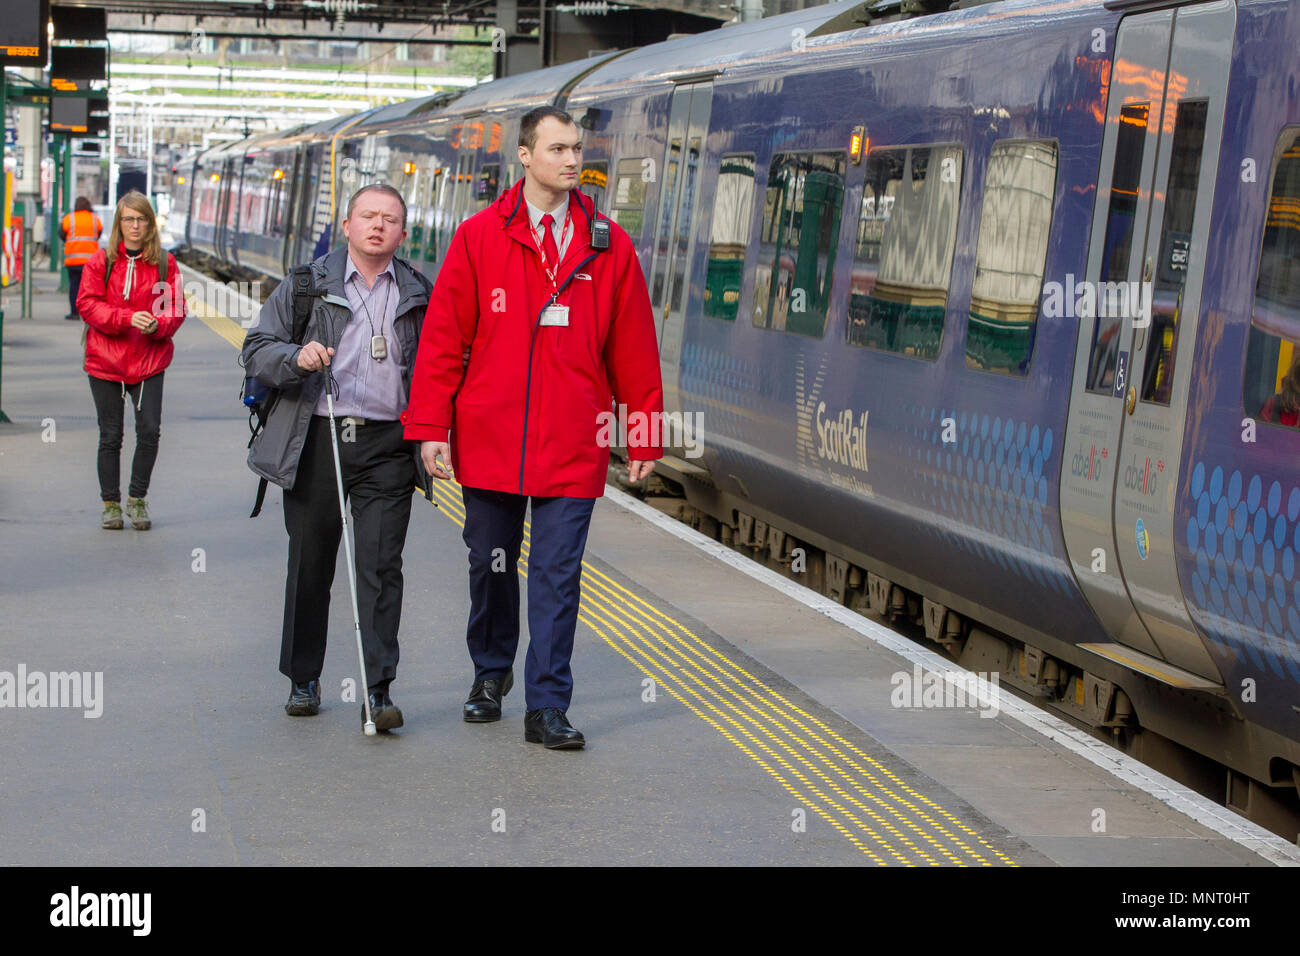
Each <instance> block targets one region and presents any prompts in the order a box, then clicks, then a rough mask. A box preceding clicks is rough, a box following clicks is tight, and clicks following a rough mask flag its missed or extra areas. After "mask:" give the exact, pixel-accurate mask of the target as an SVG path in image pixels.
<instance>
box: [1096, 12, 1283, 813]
mask: <svg viewBox="0 0 1300 956" xmlns="http://www.w3.org/2000/svg"><path fill="white" fill-rule="evenodd" d="M1227 6H1228V7H1229V9H1227V10H1224V11H1218V10H1217V9H1216V8H1215V7H1209V6H1207V9H1206V10H1205V11H1204V12H1202V11H1200V10H1198V11H1197V13H1198V15H1199V17H1200V18H1201V19H1202V20H1204V21H1205V22H1206V23H1207V25H1208V23H1209V20H1208V17H1209V16H1211V15H1217V16H1218V17H1219V18H1220V20H1221V21H1222V25H1221V26H1219V27H1218V29H1219V30H1220V32H1219V33H1218V34H1214V35H1213V36H1214V38H1215V40H1216V42H1215V43H1214V44H1213V47H1212V48H1213V49H1215V51H1216V60H1217V58H1218V57H1219V56H1223V57H1225V58H1226V62H1222V63H1216V65H1215V72H1216V75H1217V74H1223V78H1222V79H1220V80H1219V82H1220V83H1222V84H1223V85H1222V89H1223V90H1225V91H1226V92H1222V93H1218V94H1217V95H1218V98H1217V101H1216V98H1215V96H1214V95H1211V96H1210V98H1209V104H1208V108H1199V107H1198V108H1197V109H1205V112H1206V119H1205V124H1206V127H1207V132H1206V134H1205V139H1206V141H1207V142H1213V143H1216V144H1220V145H1219V146H1218V149H1217V156H1216V155H1214V154H1215V153H1216V150H1215V149H1212V148H1207V150H1206V152H1205V154H1204V155H1203V156H1202V158H1201V166H1202V169H1201V171H1200V181H1201V183H1203V184H1204V185H1203V190H1202V191H1203V193H1204V194H1205V195H1203V196H1202V195H1199V194H1198V195H1197V196H1196V199H1195V202H1196V205H1195V220H1197V221H1194V222H1193V224H1192V226H1191V228H1190V229H1185V230H1184V231H1186V232H1190V233H1191V238H1190V248H1189V249H1186V250H1184V246H1185V245H1187V242H1186V241H1185V240H1184V239H1183V237H1182V236H1181V235H1180V234H1179V227H1180V225H1181V224H1180V223H1179V222H1178V220H1177V218H1176V214H1175V215H1174V216H1173V217H1171V214H1170V213H1169V212H1168V211H1165V212H1164V213H1163V217H1164V220H1165V224H1164V234H1163V236H1162V240H1161V242H1160V244H1159V245H1151V246H1150V248H1149V249H1148V253H1147V254H1148V256H1151V255H1153V254H1154V256H1155V266H1154V268H1155V272H1156V289H1157V302H1159V292H1160V289H1161V286H1162V285H1165V284H1167V282H1166V280H1165V279H1164V278H1163V276H1164V275H1174V276H1176V277H1177V278H1176V281H1175V285H1176V286H1177V287H1178V289H1179V292H1180V293H1181V295H1180V301H1178V302H1177V308H1176V309H1175V311H1173V312H1172V321H1171V320H1170V319H1169V318H1166V320H1165V323H1164V325H1163V326H1162V325H1161V323H1160V321H1159V319H1157V321H1156V322H1154V323H1153V325H1152V328H1151V332H1150V334H1148V335H1146V336H1145V340H1143V338H1142V337H1141V333H1138V335H1139V338H1138V340H1137V341H1136V343H1134V345H1132V346H1131V347H1132V348H1133V349H1134V351H1133V354H1134V356H1135V358H1134V368H1137V369H1144V370H1147V371H1148V376H1147V378H1146V379H1144V380H1137V379H1134V380H1133V382H1132V385H1133V386H1134V387H1136V388H1137V390H1138V401H1137V411H1136V412H1135V413H1134V414H1133V415H1132V416H1131V417H1129V419H1128V421H1126V422H1125V434H1124V437H1123V439H1122V441H1127V440H1128V428H1129V426H1130V425H1131V424H1135V423H1137V424H1139V425H1140V423H1141V422H1142V413H1143V412H1150V411H1151V410H1153V409H1156V410H1161V411H1163V409H1164V408H1165V407H1166V406H1164V405H1162V404H1160V402H1161V401H1162V399H1168V398H1169V395H1168V393H1167V392H1166V391H1162V390H1161V386H1163V385H1164V381H1165V378H1164V375H1165V373H1164V370H1165V368H1166V367H1167V366H1172V372H1170V373H1168V374H1169V375H1171V376H1172V379H1173V383H1172V399H1171V407H1174V408H1177V407H1179V406H1180V405H1182V406H1184V407H1185V408H1186V417H1185V422H1184V423H1183V427H1182V431H1181V432H1180V433H1177V435H1178V438H1179V439H1180V440H1181V443H1182V454H1181V455H1179V456H1177V461H1178V473H1177V475H1176V476H1169V477H1165V476H1161V477H1163V478H1165V481H1166V482H1167V483H1168V484H1166V486H1165V487H1160V486H1159V485H1157V487H1156V488H1154V489H1147V493H1146V496H1145V497H1146V499H1147V500H1150V499H1152V498H1155V499H1156V500H1158V501H1160V502H1161V503H1162V504H1163V503H1164V501H1165V500H1166V496H1168V495H1170V494H1173V495H1174V496H1175V500H1176V506H1175V508H1174V513H1173V516H1172V521H1171V522H1170V523H1169V524H1168V526H1166V525H1164V524H1162V525H1161V540H1160V542H1159V543H1160V545H1161V546H1162V547H1163V549H1165V550H1166V551H1172V553H1173V558H1172V560H1173V562H1174V563H1175V565H1176V569H1177V574H1178V578H1179V580H1180V581H1181V583H1182V592H1181V593H1182V597H1183V601H1184V602H1185V603H1184V604H1183V606H1182V607H1181V608H1179V610H1181V612H1182V616H1181V617H1180V618H1179V619H1178V620H1177V622H1176V625H1177V627H1176V629H1175V632H1174V635H1173V636H1172V637H1171V636H1170V635H1169V634H1168V632H1167V630H1162V629H1155V628H1153V629H1152V630H1151V631H1150V636H1151V637H1152V639H1153V641H1155V642H1157V643H1158V647H1159V649H1160V650H1161V651H1166V652H1167V656H1169V657H1172V656H1173V654H1172V653H1168V648H1169V647H1170V645H1172V646H1174V647H1177V646H1178V645H1179V642H1180V641H1181V640H1183V639H1184V635H1185V634H1187V633H1188V632H1194V633H1195V634H1196V635H1197V636H1200V637H1201V638H1202V644H1201V646H1200V648H1198V649H1197V653H1196V656H1195V658H1194V659H1191V660H1189V659H1186V658H1184V659H1183V661H1182V662H1181V666H1183V667H1185V668H1187V669H1188V670H1192V671H1193V672H1195V673H1197V674H1199V675H1201V676H1203V677H1205V678H1206V679H1207V680H1211V681H1213V682H1215V683H1216V684H1218V685H1221V686H1222V687H1223V693H1224V694H1225V695H1226V696H1227V698H1228V699H1229V700H1230V701H1231V702H1232V705H1233V711H1234V713H1233V719H1220V720H1218V721H1216V723H1215V724H1213V725H1210V726H1207V727H1206V728H1205V732H1206V733H1207V735H1216V736H1220V735H1221V736H1222V737H1225V738H1227V739H1229V740H1231V741H1232V745H1233V746H1234V747H1238V748H1240V749H1243V750H1244V749H1246V748H1250V751H1251V756H1252V757H1253V758H1254V760H1255V761H1257V762H1258V768H1256V767H1255V766H1252V768H1251V769H1250V770H1249V771H1247V772H1248V773H1249V776H1250V777H1253V778H1254V780H1260V781H1264V782H1266V783H1269V784H1271V785H1272V786H1274V787H1288V786H1290V787H1300V770H1297V767H1298V766H1300V755H1298V754H1297V749H1296V744H1295V740H1296V737H1297V736H1298V734H1297V727H1298V725H1300V687H1298V686H1297V683H1298V682H1300V576H1298V575H1297V573H1296V554H1297V552H1300V488H1298V487H1297V477H1296V462H1297V460H1300V432H1298V431H1297V428H1296V423H1297V418H1296V415H1295V414H1294V409H1295V407H1296V406H1295V394H1296V388H1297V385H1298V384H1300V383H1298V382H1297V370H1296V364H1295V360H1296V357H1297V355H1300V351H1298V350H1297V343H1300V96H1298V95H1297V88H1298V87H1300V57H1298V56H1297V53H1296V51H1297V49H1300V7H1298V6H1297V5H1296V4H1294V3H1285V2H1277V0H1273V2H1251V3H1240V4H1238V5H1237V6H1236V8H1235V11H1234V10H1233V9H1232V8H1231V5H1227ZM1212 11H1213V12H1212ZM1187 13H1188V11H1181V10H1180V11H1179V18H1178V19H1176V20H1175V22H1174V24H1173V36H1174V49H1175V52H1176V53H1177V52H1178V49H1179V48H1178V43H1179V39H1180V36H1181V31H1183V30H1184V29H1185V28H1187V27H1189V26H1190V24H1189V23H1188V22H1187V21H1188V20H1190V19H1191V18H1190V17H1187V18H1186V19H1184V18H1185V17H1186V14H1187ZM1234 13H1235V18H1236V23H1235V37H1236V42H1235V44H1233V45H1232V46H1231V47H1230V48H1228V49H1227V50H1222V49H1221V47H1222V43H1223V41H1222V39H1221V38H1223V37H1232V36H1233V35H1234V25H1233V22H1232V18H1233V15H1234ZM1190 39H1194V36H1193V37H1191V38H1190ZM1202 57H1203V54H1202ZM1180 66H1181V65H1180ZM1182 69H1184V70H1186V71H1188V72H1189V75H1191V76H1192V77H1193V80H1192V82H1196V79H1195V77H1196V73H1193V72H1192V70H1193V69H1195V70H1196V72H1197V73H1199V72H1200V71H1202V70H1203V69H1204V66H1203V65H1202V60H1201V58H1198V59H1197V60H1196V61H1193V62H1191V63H1188V65H1187V66H1182ZM1195 95H1196V91H1195V89H1189V90H1188V92H1187V93H1186V94H1185V97H1186V99H1187V100H1188V101H1189V102H1188V103H1186V104H1183V103H1180V104H1179V106H1178V112H1177V113H1176V114H1175V116H1176V121H1177V122H1180V123H1181V122H1183V121H1184V120H1185V118H1186V119H1187V120H1191V121H1198V120H1197V117H1195V116H1190V117H1187V116H1186V113H1187V112H1188V111H1189V110H1191V109H1192V108H1193V106H1194V104H1195V100H1194V99H1193V97H1194V96H1195ZM1166 109H1168V107H1166ZM1166 116H1168V113H1166ZM1177 129H1178V127H1176V130H1175V138H1174V149H1175V156H1174V159H1175V162H1176V161H1177V158H1178V156H1177V149H1178V137H1177ZM1220 131H1221V132H1220ZM1162 175H1163V169H1161V170H1158V172H1157V176H1158V177H1159V176H1162ZM1184 178H1186V177H1184ZM1160 181H1161V179H1160V178H1157V184H1159V182H1160ZM1179 185H1180V184H1179V182H1178V176H1177V167H1175V173H1173V174H1171V182H1170V186H1169V190H1170V192H1171V194H1173V195H1174V196H1177V193H1176V192H1175V190H1176V189H1177V188H1178V187H1179ZM1184 188H1185V187H1184ZM1211 190H1212V192H1213V195H1212V202H1213V205H1212V208H1211V207H1210V206H1209V203H1210V202H1211V195H1210V193H1211ZM1188 202H1189V200H1186V199H1184V201H1183V204H1184V205H1187V204H1188ZM1152 207H1153V208H1152V213H1151V217H1150V221H1151V222H1152V223H1157V222H1159V221H1160V220H1159V219H1158V218H1157V217H1158V216H1159V215H1160V214H1161V210H1160V208H1159V205H1158V199H1157V201H1156V202H1153V204H1152ZM1167 209H1168V206H1166V210H1167ZM1171 218H1173V219H1174V222H1173V223H1172V225H1171V224H1170V219H1171ZM1201 219H1208V220H1209V222H1208V228H1203V227H1202V224H1201V222H1200V221H1199V220H1201ZM1151 228H1152V229H1153V231H1154V227H1151ZM1184 257H1185V258H1186V261H1187V268H1186V272H1185V275H1186V277H1187V279H1186V283H1185V284H1183V283H1182V281H1181V280H1182V276H1183V275H1184V273H1182V272H1181V271H1180V270H1179V269H1178V266H1179V265H1180V264H1181V260H1182V259H1183V258H1184ZM1143 267H1145V263H1144V264H1143ZM1198 276H1203V280H1202V284H1201V287H1200V288H1199V289H1198V288H1196V287H1195V286H1196V283H1195V280H1196V278H1197V277H1198ZM1156 311H1157V314H1159V313H1160V308H1159V305H1158V306H1157V309H1156ZM1170 314H1171V313H1169V312H1168V311H1166V316H1169V315H1170ZM1192 318H1195V319H1196V322H1197V324H1196V325H1195V326H1193V327H1192V328H1186V327H1183V326H1185V325H1186V324H1187V322H1188V320H1189V319H1192ZM1170 326H1172V336H1169V335H1167V334H1160V333H1161V330H1162V328H1163V329H1168V328H1169V327H1170ZM1193 333H1194V334H1193ZM1166 339H1171V341H1166ZM1152 353H1155V358H1154V360H1153V358H1152ZM1180 363H1185V365H1183V367H1185V368H1186V369H1187V372H1183V371H1182V369H1181V368H1180ZM1153 367H1154V368H1155V369H1156V374H1155V381H1156V385H1157V389H1156V392H1155V394H1154V395H1152V388H1151V386H1150V384H1149V383H1150V381H1151V376H1150V374H1149V371H1150V369H1151V368H1153ZM1188 392H1190V395H1187V394H1186V393H1188ZM1275 396H1277V397H1278V400H1275ZM1288 407H1289V408H1290V409H1291V411H1290V412H1288V411H1287V408H1288ZM1159 451H1160V453H1161V454H1163V453H1164V449H1163V448H1162V449H1159ZM1147 457H1149V455H1148V454H1147V452H1146V450H1145V449H1143V450H1142V451H1141V453H1140V454H1139V453H1138V452H1137V451H1136V450H1135V451H1133V452H1132V453H1129V454H1127V455H1124V456H1123V457H1122V458H1121V464H1122V466H1123V468H1124V472H1123V473H1122V474H1121V480H1120V482H1119V485H1118V487H1119V489H1120V490H1121V493H1120V495H1119V496H1117V497H1121V498H1123V499H1124V500H1125V506H1126V510H1125V511H1124V512H1121V511H1120V507H1119V505H1118V504H1117V507H1116V518H1115V525H1116V537H1117V539H1119V538H1120V536H1121V534H1123V535H1124V536H1126V537H1128V538H1130V539H1131V537H1132V535H1133V530H1132V529H1133V524H1134V522H1135V521H1136V517H1135V516H1137V517H1140V513H1139V512H1138V511H1137V503H1138V502H1141V501H1142V498H1143V496H1142V491H1143V488H1142V486H1141V484H1140V483H1139V482H1138V481H1137V480H1136V475H1135V474H1133V473H1130V472H1129V469H1130V468H1133V469H1136V468H1139V467H1141V466H1143V464H1144V459H1145V458H1147ZM1175 482H1176V485H1175V487H1174V488H1170V487H1169V484H1174V483H1175ZM1134 486H1136V487H1134ZM1130 501H1133V502H1135V503H1134V504H1129V503H1128V502H1130ZM1165 535H1167V538H1166V537H1164V536H1165ZM1153 556H1154V555H1152V554H1148V557H1147V562H1149V561H1150V560H1151V558H1152V557H1153ZM1128 561H1129V564H1133V565H1137V566H1139V567H1141V566H1142V565H1143V564H1145V563H1146V562H1143V561H1142V559H1141V558H1140V556H1137V555H1135V554H1134V549H1133V548H1129V557H1128ZM1127 574H1128V571H1127V567H1126V576H1127ZM1139 580H1142V579H1139ZM1140 593H1141V592H1139V594H1140ZM1135 603H1136V602H1135ZM1138 610H1139V611H1140V612H1142V613H1143V617H1144V619H1145V617H1146V608H1144V607H1142V606H1140V605H1139V608H1138ZM1188 619H1190V624H1188V623H1187V621H1188ZM1148 653H1149V651H1148ZM1238 718H1239V719H1238ZM1243 721H1244V722H1245V725H1246V727H1248V728H1249V729H1250V730H1251V731H1253V732H1251V733H1247V732H1246V731H1245V730H1243ZM1229 790H1230V792H1229V794H1228V797H1229V801H1230V803H1231V804H1232V805H1235V806H1238V807H1252V809H1255V812H1256V813H1263V812H1267V805H1268V804H1269V802H1270V801H1272V800H1273V796H1272V795H1270V794H1269V793H1268V792H1267V791H1266V790H1264V789H1263V788H1261V787H1259V786H1257V785H1256V784H1255V783H1254V782H1253V781H1251V780H1245V779H1241V778H1238V777H1236V776H1234V777H1232V778H1231V779H1230V781H1229ZM1256 804H1263V805H1264V806H1263V807H1258V808H1257V807H1255V805H1256Z"/></svg>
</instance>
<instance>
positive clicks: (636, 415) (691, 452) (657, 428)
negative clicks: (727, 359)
mask: <svg viewBox="0 0 1300 956" xmlns="http://www.w3.org/2000/svg"><path fill="white" fill-rule="evenodd" d="M596 424H597V425H598V426H599V427H598V429H597V431H596V444H597V445H599V446H600V447H601V448H627V447H629V445H628V443H629V442H631V445H632V447H638V448H639V447H644V446H646V445H658V446H659V447H661V448H681V449H683V450H684V451H683V454H685V456H686V457H687V458H699V457H700V456H701V455H703V454H704V413H703V412H629V411H628V410H627V406H626V405H622V404H620V405H619V406H618V411H617V413H615V412H612V411H609V412H600V413H598V414H597V415H596Z"/></svg>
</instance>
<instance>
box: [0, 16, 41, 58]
mask: <svg viewBox="0 0 1300 956" xmlns="http://www.w3.org/2000/svg"><path fill="white" fill-rule="evenodd" d="M49 19H50V2H49V0H5V3H4V16H0V61H4V62H7V63H11V64H20V63H21V64H25V65H29V66H37V65H39V66H44V65H45V54H46V52H47V50H48V41H47V35H46V26H45V25H46V23H48V22H49Z"/></svg>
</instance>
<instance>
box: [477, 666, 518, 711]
mask: <svg viewBox="0 0 1300 956" xmlns="http://www.w3.org/2000/svg"><path fill="white" fill-rule="evenodd" d="M514 686H515V671H514V668H513V667H512V668H511V669H510V670H508V671H506V676H505V677H503V678H501V679H500V680H476V681H475V682H474V683H473V684H471V685H470V688H469V697H468V698H466V700H465V720H466V721H468V722H469V723H471V724H490V723H492V721H494V720H500V719H501V698H503V697H505V696H506V694H508V693H510V688H511V687H514Z"/></svg>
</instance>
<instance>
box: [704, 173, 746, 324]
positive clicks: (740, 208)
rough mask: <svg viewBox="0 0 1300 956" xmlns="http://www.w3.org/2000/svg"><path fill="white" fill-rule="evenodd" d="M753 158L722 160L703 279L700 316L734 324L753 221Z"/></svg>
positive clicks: (714, 193)
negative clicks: (701, 314) (707, 263)
mask: <svg viewBox="0 0 1300 956" xmlns="http://www.w3.org/2000/svg"><path fill="white" fill-rule="evenodd" d="M756 169H757V162H756V160H755V158H754V155H753V154H752V153H751V154H749V155H739V154H732V155H728V156H723V157H722V164H721V166H719V168H718V185H717V188H716V189H715V190H714V192H713V225H712V226H711V227H710V231H709V265H708V272H707V273H706V274H705V277H704V314H705V315H711V316H713V317H714V318H715V319H725V320H726V321H728V322H732V321H735V318H736V312H737V310H738V309H739V308H740V290H741V286H742V283H743V281H744V278H745V275H744V273H745V250H747V249H748V248H749V230H750V225H751V223H752V222H753V219H754V172H755V170H756Z"/></svg>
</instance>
